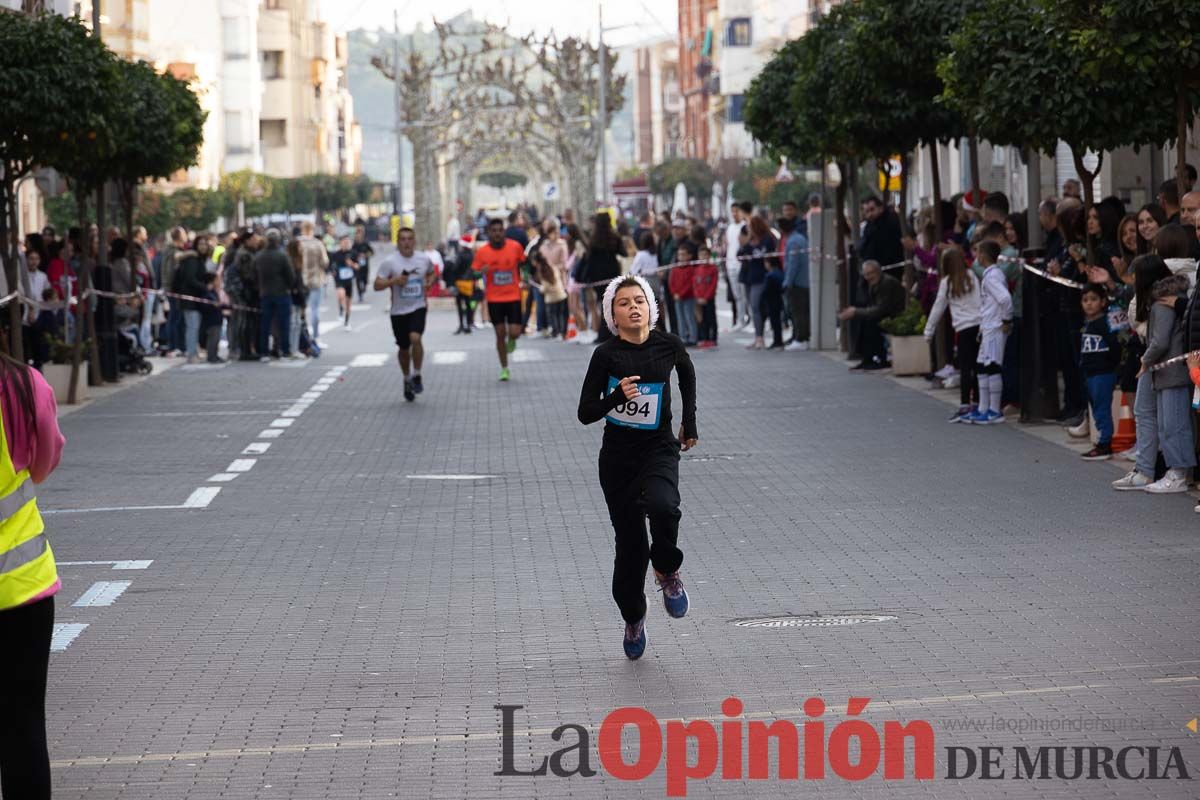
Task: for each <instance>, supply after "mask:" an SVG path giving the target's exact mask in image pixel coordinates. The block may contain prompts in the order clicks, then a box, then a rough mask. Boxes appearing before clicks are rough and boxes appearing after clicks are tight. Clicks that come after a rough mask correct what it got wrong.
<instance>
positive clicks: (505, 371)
mask: <svg viewBox="0 0 1200 800" xmlns="http://www.w3.org/2000/svg"><path fill="white" fill-rule="evenodd" d="M508 377H509V376H508V367H501V368H500V380H502V381H506V380H508Z"/></svg>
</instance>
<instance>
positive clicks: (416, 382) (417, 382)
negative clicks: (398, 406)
mask: <svg viewBox="0 0 1200 800" xmlns="http://www.w3.org/2000/svg"><path fill="white" fill-rule="evenodd" d="M412 386H413V391H414V392H416V393H417V394H420V393H421V392H423V391H425V384H423V383H421V376H420V375H413V376H412Z"/></svg>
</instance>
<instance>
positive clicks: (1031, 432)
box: [818, 350, 1200, 500]
mask: <svg viewBox="0 0 1200 800" xmlns="http://www.w3.org/2000/svg"><path fill="white" fill-rule="evenodd" d="M818 352H819V353H820V354H821V355H822V356H824V357H825V358H827V359H829V360H830V361H833V362H835V363H839V364H845V363H846V360H845V354H843V353H842V352H840V351H838V350H820V351H818ZM863 377H864V379H868V380H869V379H870V378H871V377H872V376H871V375H864V376H863ZM881 377H884V378H887V379H888V380H890V381H891V382H892V383H895V384H897V385H899V386H903V387H904V388H905V389H909V390H911V391H914V392H917V393H919V394H923V395H925V396H926V397H929V398H932V399H934V400H937V401H939V402H941V403H943V404H945V405H946V406H948V407H950V408H958V389H957V388H954V389H938V388H933V387H930V386H929V383H928V382H927V381H926V380H925V379H924V378H922V377H921V376H919V375H916V376H909V375H893V374H892V373H891V372H886V373H883V375H882V376H881ZM1006 422H1008V423H1011V424H1009V425H1007V426H1006V427H1009V428H1012V429H1013V430H1016V431H1020V432H1021V433H1023V434H1025V435H1026V436H1032V437H1034V438H1036V439H1041V440H1042V441H1043V442H1049V443H1050V444H1054V445H1058V446H1059V447H1061V448H1063V449H1064V450H1070V451H1071V452H1072V453H1074V454H1075V455H1077V456H1080V455H1083V454H1084V453H1086V452H1087V451H1088V450H1089V449H1090V447H1091V440H1090V439H1080V440H1079V441H1080V444H1075V442H1074V441H1071V440H1070V439H1069V437H1068V436H1067V434H1066V430H1065V429H1064V428H1062V427H1061V426H1059V425H1057V424H1053V423H1036V422H1019V421H1018V420H1017V418H1016V417H1014V416H1011V415H1009V416H1007V417H1006ZM1095 463H1097V464H1107V465H1109V466H1111V467H1113V468H1114V469H1116V470H1117V471H1118V472H1120V473H1121V474H1122V475H1124V474H1125V473H1127V472H1129V470H1130V469H1132V468H1133V467H1132V464H1131V462H1128V461H1125V460H1123V459H1117V458H1111V459H1109V460H1108V461H1098V462H1095ZM1187 494H1188V495H1189V496H1190V497H1191V498H1192V499H1194V500H1200V484H1198V488H1197V489H1193V490H1189V491H1188V492H1187Z"/></svg>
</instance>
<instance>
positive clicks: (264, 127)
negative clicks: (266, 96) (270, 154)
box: [258, 119, 287, 147]
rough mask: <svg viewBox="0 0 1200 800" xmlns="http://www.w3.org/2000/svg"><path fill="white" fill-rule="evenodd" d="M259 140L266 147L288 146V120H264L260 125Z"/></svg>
mask: <svg viewBox="0 0 1200 800" xmlns="http://www.w3.org/2000/svg"><path fill="white" fill-rule="evenodd" d="M258 138H259V139H261V140H262V143H263V146H264V147H286V146H287V120H284V119H264V120H259V123H258Z"/></svg>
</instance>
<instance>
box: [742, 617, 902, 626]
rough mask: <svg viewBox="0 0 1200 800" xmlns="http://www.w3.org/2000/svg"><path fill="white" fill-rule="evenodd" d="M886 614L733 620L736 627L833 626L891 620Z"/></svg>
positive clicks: (892, 618)
mask: <svg viewBox="0 0 1200 800" xmlns="http://www.w3.org/2000/svg"><path fill="white" fill-rule="evenodd" d="M894 619H896V618H895V617H893V616H889V615H887V614H842V615H839V616H833V617H802V616H788V617H755V618H753V619H739V620H734V622H733V624H734V626H735V627H738V628H833V627H837V626H840V625H860V624H862V623H864V622H891V621H892V620H894Z"/></svg>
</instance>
